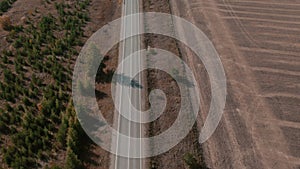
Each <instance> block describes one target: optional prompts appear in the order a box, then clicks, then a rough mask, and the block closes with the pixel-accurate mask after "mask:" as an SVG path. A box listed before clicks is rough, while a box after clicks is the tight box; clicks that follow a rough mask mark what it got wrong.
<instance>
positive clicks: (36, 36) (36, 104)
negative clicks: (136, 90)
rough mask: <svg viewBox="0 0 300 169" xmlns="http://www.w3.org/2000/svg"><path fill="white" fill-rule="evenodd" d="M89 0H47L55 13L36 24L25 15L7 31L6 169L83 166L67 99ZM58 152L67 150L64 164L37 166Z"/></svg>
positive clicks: (2, 127) (2, 110) (3, 87)
mask: <svg viewBox="0 0 300 169" xmlns="http://www.w3.org/2000/svg"><path fill="white" fill-rule="evenodd" d="M2 2H3V1H2ZM10 2H11V1H10ZM89 2H90V0H83V1H78V0H74V6H70V5H67V4H65V3H64V2H62V3H57V4H54V3H52V2H49V4H48V5H55V7H56V9H57V11H58V14H59V15H58V16H53V15H51V14H50V13H45V14H43V15H42V16H41V19H40V20H39V21H38V22H35V23H34V22H33V21H32V20H31V19H30V18H28V21H27V22H26V25H24V27H23V26H14V27H12V29H11V30H10V33H9V36H8V37H7V41H8V43H10V44H11V48H9V49H6V50H4V51H3V52H2V53H1V54H0V56H1V61H2V64H1V68H3V71H1V74H0V77H2V78H1V82H0V100H1V102H2V103H4V104H3V106H2V105H0V131H1V132H0V145H1V147H2V149H1V156H2V157H3V161H4V162H5V163H6V164H7V166H8V167H10V168H13V169H20V168H41V167H45V168H53V169H54V168H63V169H78V168H82V162H81V160H80V151H81V147H82V146H83V145H81V144H80V138H81V137H83V131H82V129H81V127H80V125H79V122H78V120H77V118H76V113H75V110H74V107H73V105H72V102H71V98H70V96H71V66H72V64H73V60H74V57H76V54H77V51H76V47H78V46H80V45H82V42H81V38H82V37H83V27H84V26H85V24H86V22H87V21H88V20H89V18H88V11H87V9H86V8H87V6H88V5H89ZM10 4H11V3H10ZM0 8H1V4H0ZM0 10H1V9H0ZM36 11H37V10H36ZM8 142H9V144H8ZM59 150H64V151H65V152H66V160H65V165H64V166H41V164H47V162H50V161H51V160H52V158H53V152H59Z"/></svg>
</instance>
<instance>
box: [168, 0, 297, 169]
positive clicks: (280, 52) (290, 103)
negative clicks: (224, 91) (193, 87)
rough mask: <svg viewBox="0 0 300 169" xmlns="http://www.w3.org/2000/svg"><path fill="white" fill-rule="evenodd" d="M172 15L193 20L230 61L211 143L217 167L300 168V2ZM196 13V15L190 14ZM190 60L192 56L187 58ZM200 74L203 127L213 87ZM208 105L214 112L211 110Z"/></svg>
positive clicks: (235, 4) (201, 6)
mask: <svg viewBox="0 0 300 169" xmlns="http://www.w3.org/2000/svg"><path fill="white" fill-rule="evenodd" d="M170 3H171V4H172V5H171V6H172V12H173V13H174V14H176V15H179V16H182V17H185V18H187V19H188V20H189V21H191V22H193V23H194V24H196V25H197V26H198V27H200V28H201V29H202V31H203V32H205V33H206V34H207V35H208V37H209V38H210V39H211V41H212V42H213V43H214V45H215V47H216V49H217V51H218V53H219V54H220V57H221V60H222V62H223V65H224V68H225V71H226V76H227V81H228V83H227V86H228V96H227V102H226V108H225V112H224V116H223V119H222V121H221V123H220V125H219V127H218V129H217V130H216V132H215V133H214V135H213V136H212V137H211V138H210V139H209V140H208V141H207V142H206V143H205V144H204V154H205V157H206V162H207V163H208V166H209V167H210V168H216V169H219V168H237V169H240V168H278V169H282V168H292V169H293V168H295V169H297V168H299V167H300V159H299V157H300V156H299V154H300V146H299V145H300V137H299V133H300V124H299V122H300V119H299V118H300V114H299V108H300V105H299V102H300V97H299V91H300V90H299V88H300V86H299V82H300V78H299V77H300V60H299V50H300V48H299V47H300V36H299V31H300V25H299V24H300V22H299V14H300V11H299V10H297V9H299V6H300V4H299V2H296V1H292V0H288V1H285V2H280V1H275V0H264V1H225V2H224V1H221V0H212V1H202V0H192V1H187V0H186V1H179V0H171V1H170ZM186 11H188V12H186ZM187 53H189V52H187ZM187 60H189V62H190V63H191V66H192V68H193V69H194V70H195V71H197V72H199V74H198V80H199V79H201V81H200V82H199V83H200V86H201V91H202V97H201V98H202V99H203V100H204V102H205V103H206V104H204V105H203V106H202V108H201V109H202V111H201V116H202V118H201V119H199V121H198V126H199V128H201V124H202V122H203V119H205V116H206V113H207V109H208V104H209V101H210V100H209V98H210V97H209V95H210V93H209V91H208V90H207V89H209V85H208V84H207V83H204V82H203V81H207V77H206V75H205V71H203V67H201V65H200V66H199V65H193V64H192V63H195V59H194V57H193V56H192V55H187ZM205 105H206V106H205Z"/></svg>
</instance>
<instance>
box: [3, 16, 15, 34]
mask: <svg viewBox="0 0 300 169" xmlns="http://www.w3.org/2000/svg"><path fill="white" fill-rule="evenodd" d="M0 25H1V27H2V28H3V29H4V30H6V31H9V30H11V29H12V28H13V27H12V25H11V21H10V18H9V16H6V15H3V16H2V17H0Z"/></svg>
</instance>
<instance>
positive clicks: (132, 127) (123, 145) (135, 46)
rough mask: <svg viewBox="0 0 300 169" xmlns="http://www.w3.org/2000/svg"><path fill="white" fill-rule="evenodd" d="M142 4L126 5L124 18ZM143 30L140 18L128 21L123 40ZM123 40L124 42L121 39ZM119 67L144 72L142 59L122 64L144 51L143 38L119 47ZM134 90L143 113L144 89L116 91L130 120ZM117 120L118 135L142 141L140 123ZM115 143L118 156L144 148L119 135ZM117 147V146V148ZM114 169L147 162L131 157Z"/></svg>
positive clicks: (135, 0) (115, 162) (132, 0)
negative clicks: (141, 50)
mask: <svg viewBox="0 0 300 169" xmlns="http://www.w3.org/2000/svg"><path fill="white" fill-rule="evenodd" d="M139 6H140V5H139V0H128V1H125V0H124V1H123V7H122V15H123V16H126V15H130V14H134V13H139ZM139 29H140V22H139V18H136V17H135V18H134V17H127V18H126V19H123V20H122V26H121V37H126V36H128V35H130V34H132V32H137V31H139ZM121 39H123V38H121ZM119 49H120V50H119V64H120V65H121V70H122V72H123V73H125V74H130V73H128V72H129V71H130V72H138V70H140V69H141V63H142V60H141V59H140V58H139V59H132V60H130V62H127V63H126V62H124V63H122V60H123V59H124V58H125V57H127V56H129V55H131V54H133V53H134V52H136V51H139V50H140V37H138V36H135V37H131V38H128V39H126V40H124V41H123V42H121V43H120V46H119ZM122 76H123V75H122V74H121V75H120V76H119V77H120V78H121V81H124V80H123V79H122V78H126V77H122ZM130 78H133V77H130ZM132 80H134V81H135V82H136V83H138V84H142V82H141V76H136V77H134V79H132ZM128 88H130V95H131V102H132V105H134V107H136V108H137V109H141V89H140V88H139V87H134V85H132V84H130V85H128V84H124V85H122V84H121V85H119V87H118V86H117V88H116V99H119V100H118V101H119V106H120V107H119V110H121V111H122V112H123V113H128V115H129V116H132V115H131V111H132V110H131V108H130V105H128V99H129V98H130V97H129V96H128V94H127V93H126V92H125V90H126V89H128ZM115 115H116V117H115V118H117V120H115V121H117V124H116V127H117V129H118V131H119V132H120V133H122V134H124V135H128V136H131V137H140V136H141V135H142V126H141V125H140V124H138V123H134V122H132V121H129V120H128V119H126V118H124V117H123V116H121V115H120V114H119V113H115ZM114 139H116V140H113V144H115V149H116V152H117V153H116V154H120V153H119V152H121V151H123V152H124V151H126V152H128V154H129V153H130V151H136V152H138V151H141V144H138V145H131V143H130V141H129V140H124V139H123V140H122V139H121V138H120V137H119V135H117V136H116V137H115V138H114ZM113 146H114V145H113ZM111 168H112V169H126V168H127V169H140V168H143V160H142V159H132V158H127V157H121V156H113V159H112V162H111Z"/></svg>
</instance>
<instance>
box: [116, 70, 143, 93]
mask: <svg viewBox="0 0 300 169" xmlns="http://www.w3.org/2000/svg"><path fill="white" fill-rule="evenodd" d="M112 83H115V84H116V83H119V84H120V85H124V86H130V87H132V88H137V89H142V88H143V86H142V85H141V84H140V83H139V82H138V81H137V80H134V79H132V78H131V77H129V76H126V75H124V74H123V73H122V74H115V75H114V77H113V79H112Z"/></svg>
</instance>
